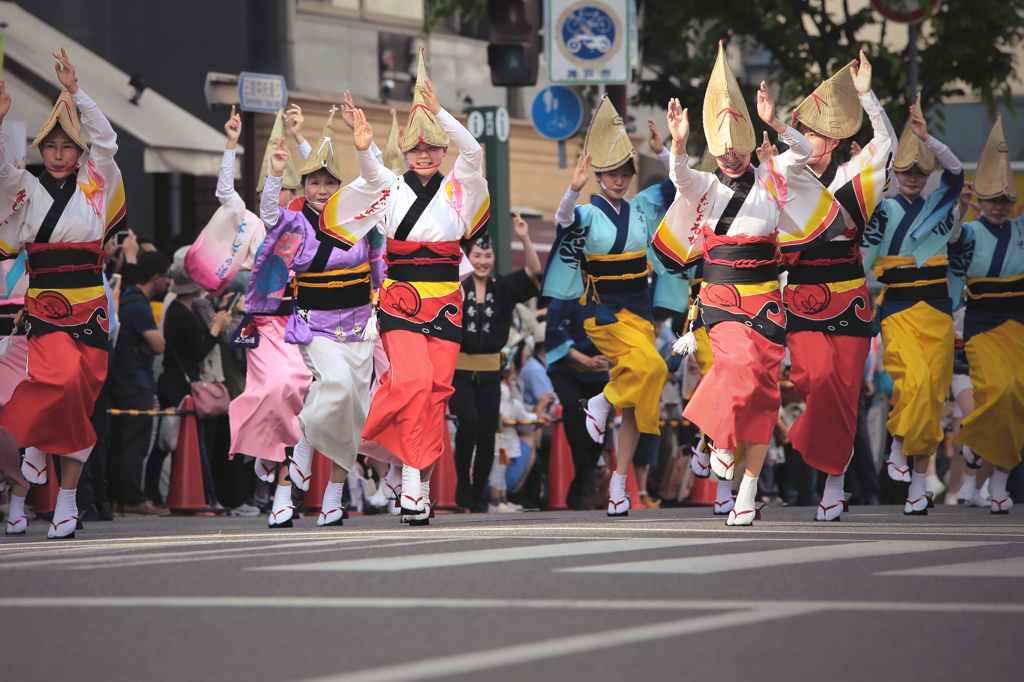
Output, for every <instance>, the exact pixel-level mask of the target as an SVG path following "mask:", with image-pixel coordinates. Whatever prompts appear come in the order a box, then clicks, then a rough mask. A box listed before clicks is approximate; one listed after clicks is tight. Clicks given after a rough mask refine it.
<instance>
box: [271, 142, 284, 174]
mask: <svg viewBox="0 0 1024 682" xmlns="http://www.w3.org/2000/svg"><path fill="white" fill-rule="evenodd" d="M287 167H288V148H287V147H285V146H284V138H283V137H279V138H277V149H275V150H274V152H273V153H272V154H271V155H270V174H271V175H272V176H274V177H275V178H279V177H281V176H282V175H284V169H285V168H287Z"/></svg>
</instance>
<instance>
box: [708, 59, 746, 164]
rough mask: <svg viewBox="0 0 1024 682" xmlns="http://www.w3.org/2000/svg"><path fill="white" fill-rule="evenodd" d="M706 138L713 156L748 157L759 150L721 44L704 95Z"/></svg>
mask: <svg viewBox="0 0 1024 682" xmlns="http://www.w3.org/2000/svg"><path fill="white" fill-rule="evenodd" d="M704 137H705V138H707V142H708V149H709V150H710V151H711V154H712V155H713V156H724V155H725V154H728V153H729V152H735V153H736V154H745V153H747V152H752V151H754V149H755V148H756V147H757V141H756V139H755V138H754V126H753V125H752V124H751V122H750V114H749V113H747V104H746V102H744V101H743V92H742V91H741V90H740V85H739V83H737V82H736V76H735V75H734V74H733V72H732V67H731V66H729V60H728V59H726V57H725V43H724V42H722V41H721V40H720V41H718V61H716V62H715V68H714V70H713V71H712V72H711V79H710V80H709V81H708V90H707V93H706V94H705V95H704Z"/></svg>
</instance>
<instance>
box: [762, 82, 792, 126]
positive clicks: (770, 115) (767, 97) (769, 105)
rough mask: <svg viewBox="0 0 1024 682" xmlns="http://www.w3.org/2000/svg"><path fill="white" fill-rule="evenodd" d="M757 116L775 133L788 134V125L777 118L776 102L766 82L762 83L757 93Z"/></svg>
mask: <svg viewBox="0 0 1024 682" xmlns="http://www.w3.org/2000/svg"><path fill="white" fill-rule="evenodd" d="M757 115H758V116H760V117H761V120H762V121H764V122H765V123H767V124H768V125H769V126H771V128H772V130H774V131H775V132H777V133H784V132H786V124H784V123H783V122H782V121H780V120H779V119H778V118H776V116H775V100H774V99H773V98H772V93H771V92H769V91H768V84H767V83H765V82H764V81H761V88H760V89H759V90H758V91H757Z"/></svg>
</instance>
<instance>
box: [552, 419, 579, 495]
mask: <svg viewBox="0 0 1024 682" xmlns="http://www.w3.org/2000/svg"><path fill="white" fill-rule="evenodd" d="M555 417H556V418H557V419H559V421H557V422H555V423H554V425H553V429H552V433H551V454H550V456H549V457H548V503H547V504H546V505H545V506H544V508H545V509H566V508H567V505H566V503H565V496H566V494H567V493H568V492H569V485H570V484H571V483H572V479H573V477H574V476H575V475H576V468H575V467H574V466H573V463H572V449H571V448H570V447H569V441H568V440H567V439H566V437H565V427H564V426H563V424H562V422H561V421H560V420H561V417H562V406H561V405H559V406H558V407H556V408H555Z"/></svg>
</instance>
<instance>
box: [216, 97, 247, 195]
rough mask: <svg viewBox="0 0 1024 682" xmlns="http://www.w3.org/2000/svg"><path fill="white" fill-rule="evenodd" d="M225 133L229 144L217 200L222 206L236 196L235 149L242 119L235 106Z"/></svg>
mask: <svg viewBox="0 0 1024 682" xmlns="http://www.w3.org/2000/svg"><path fill="white" fill-rule="evenodd" d="M224 133H225V134H226V135H227V136H228V143H227V145H225V147H224V156H223V157H221V160H220V173H219V174H218V175H217V199H218V200H219V201H220V203H221V204H222V205H223V204H225V203H227V201H228V199H230V198H231V197H233V196H234V195H235V149H236V148H237V147H238V138H239V136H241V134H242V117H241V116H239V115H238V114H237V113H236V112H235V107H234V106H232V107H231V117H230V118H229V119H228V120H227V123H225V124H224Z"/></svg>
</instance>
